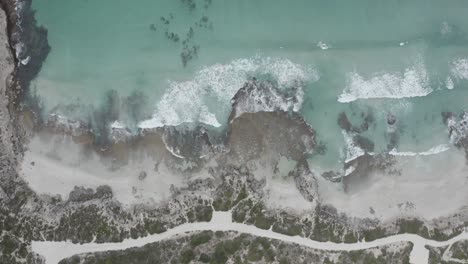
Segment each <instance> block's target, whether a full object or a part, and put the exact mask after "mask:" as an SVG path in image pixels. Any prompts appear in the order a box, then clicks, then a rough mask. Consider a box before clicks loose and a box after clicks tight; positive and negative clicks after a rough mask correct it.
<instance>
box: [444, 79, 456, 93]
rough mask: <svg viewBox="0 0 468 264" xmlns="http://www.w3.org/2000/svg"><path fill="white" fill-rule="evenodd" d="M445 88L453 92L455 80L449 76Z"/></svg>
mask: <svg viewBox="0 0 468 264" xmlns="http://www.w3.org/2000/svg"><path fill="white" fill-rule="evenodd" d="M445 87H447V89H449V90H452V89H453V87H454V84H453V80H452V78H450V76H447V79H446V80H445Z"/></svg>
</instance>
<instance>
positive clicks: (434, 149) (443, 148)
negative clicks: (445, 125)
mask: <svg viewBox="0 0 468 264" xmlns="http://www.w3.org/2000/svg"><path fill="white" fill-rule="evenodd" d="M449 149H450V148H449V146H447V145H445V144H441V145H437V146H435V147H432V148H430V149H429V150H427V151H422V152H410V151H404V152H399V151H397V150H395V149H393V150H392V151H390V152H389V154H390V155H394V156H429V155H434V154H439V153H442V152H445V151H447V150H449Z"/></svg>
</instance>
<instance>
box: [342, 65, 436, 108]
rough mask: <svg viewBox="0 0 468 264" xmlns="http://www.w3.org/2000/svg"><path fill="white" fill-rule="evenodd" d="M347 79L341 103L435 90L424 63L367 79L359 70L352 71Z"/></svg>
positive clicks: (414, 95) (418, 94) (419, 95)
mask: <svg viewBox="0 0 468 264" xmlns="http://www.w3.org/2000/svg"><path fill="white" fill-rule="evenodd" d="M347 79H348V80H347V84H346V88H345V89H344V91H343V93H342V94H341V95H340V96H339V97H338V102H340V103H350V102H353V101H356V100H358V99H382V98H393V99H401V98H410V97H423V96H427V95H429V94H430V93H431V92H432V91H433V90H432V89H431V88H430V85H429V77H428V74H427V70H426V68H425V66H424V64H422V63H417V64H416V65H414V66H413V67H410V68H407V69H405V71H404V72H403V73H377V74H374V76H373V77H371V78H368V79H366V78H364V77H363V76H361V75H360V74H358V73H357V72H352V73H350V74H348V78H347Z"/></svg>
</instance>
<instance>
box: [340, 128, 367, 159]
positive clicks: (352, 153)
mask: <svg viewBox="0 0 468 264" xmlns="http://www.w3.org/2000/svg"><path fill="white" fill-rule="evenodd" d="M342 134H343V137H344V140H345V144H346V148H345V154H344V156H345V163H348V162H350V161H353V160H355V159H357V158H358V157H360V156H362V155H364V154H365V153H366V152H365V151H364V150H363V149H362V148H360V147H359V146H358V145H356V143H355V142H354V140H353V136H352V135H350V134H348V133H347V132H346V131H344V130H343V131H342Z"/></svg>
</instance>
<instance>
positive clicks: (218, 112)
mask: <svg viewBox="0 0 468 264" xmlns="http://www.w3.org/2000/svg"><path fill="white" fill-rule="evenodd" d="M190 3H195V4H196V5H195V7H194V9H191V7H190ZM34 8H35V9H37V15H36V17H37V20H38V22H39V23H40V24H43V25H44V26H45V27H46V28H48V30H49V42H50V45H51V47H52V51H51V53H50V55H49V57H48V58H47V61H46V62H45V64H44V67H43V68H42V70H41V72H40V74H39V76H38V77H37V78H36V80H35V81H34V84H33V85H34V87H35V89H36V91H37V93H38V95H39V96H40V97H41V98H42V100H43V101H44V103H45V109H46V113H48V112H49V111H59V110H57V109H54V107H55V106H57V105H58V104H78V105H86V106H89V105H90V106H91V107H83V108H78V110H67V111H65V110H63V109H62V110H60V111H63V112H64V114H66V115H71V116H73V117H74V118H81V119H83V120H89V118H90V117H89V116H90V115H91V114H90V113H91V112H92V109H99V108H100V107H103V105H105V98H106V97H105V95H106V93H107V92H108V91H109V90H115V91H117V92H118V94H119V96H120V99H121V100H120V102H121V104H120V105H121V107H120V108H121V110H120V112H119V113H118V119H119V120H121V121H123V123H126V124H127V125H128V126H137V125H139V126H142V127H145V126H161V125H165V124H167V125H177V124H180V123H182V122H202V123H206V124H208V125H211V126H212V127H217V126H220V127H223V126H225V125H226V123H227V118H228V116H229V113H230V104H231V102H230V100H231V98H232V96H233V95H234V94H235V92H236V91H237V90H238V89H239V88H241V86H242V85H243V83H244V82H245V81H246V80H248V79H250V78H252V77H257V78H268V79H270V80H273V81H275V82H277V83H278V85H279V86H280V88H281V89H288V88H290V87H291V85H293V84H294V83H295V82H296V81H300V82H301V83H303V87H302V89H303V91H304V98H303V100H304V101H303V104H302V108H301V109H300V112H301V114H302V115H303V116H304V117H305V118H306V120H307V121H308V123H309V124H311V125H312V126H313V127H314V129H316V130H317V134H318V141H322V142H323V143H324V144H325V145H326V148H327V151H326V153H325V155H314V156H313V157H312V160H313V161H314V162H315V163H314V164H315V165H316V166H318V167H320V168H322V169H323V170H325V169H330V168H335V169H337V168H340V166H341V165H340V163H339V162H338V161H340V160H344V159H345V158H346V157H344V156H343V149H344V148H345V147H346V146H345V140H344V138H343V134H342V131H341V129H340V128H339V126H338V125H337V118H338V115H339V113H340V112H342V111H345V112H346V113H347V115H348V117H349V119H350V120H351V121H352V122H353V124H355V125H359V124H360V123H361V122H362V117H361V115H362V113H363V112H364V113H372V114H373V116H374V119H375V122H374V123H373V124H372V125H371V126H370V128H369V130H368V131H367V132H365V133H363V135H365V136H367V137H369V138H370V139H372V140H373V141H374V143H375V150H374V151H375V152H381V151H387V144H388V141H389V138H388V133H387V125H386V118H387V115H388V114H389V113H391V114H393V115H395V116H396V117H397V118H398V129H399V131H400V142H399V145H398V149H399V150H400V151H413V152H421V151H426V150H427V149H430V148H431V147H433V146H435V145H439V144H446V143H448V137H447V129H446V127H445V126H444V124H443V123H442V119H441V112H442V111H455V112H460V111H462V110H463V109H464V108H465V102H467V99H468V82H467V79H468V61H467V60H468V16H466V14H467V13H468V2H466V1H450V2H445V1H436V0H433V1H422V0H420V1H411V2H403V1H380V0H379V1H374V0H360V1H353V2H352V3H351V2H350V3H348V2H346V3H345V2H343V1H305V0H302V1H299V0H298V1H274V2H272V1H268V0H256V1H251V0H237V1H228V0H212V1H208V0H203V1H202V0H199V1H174V0H158V1H154V0H151V1H150V0H141V1H139V2H138V4H134V3H130V2H128V1H123V0H96V1H90V0H80V1H66V0H39V1H35V2H34ZM162 17H163V18H164V19H162ZM190 28H192V29H193V31H191V30H190ZM166 32H167V34H166ZM172 33H173V34H174V35H171V34H172ZM175 34H177V37H176V35H175ZM177 38H178V40H177V41H176V39H177ZM184 41H185V45H184V44H183V42H184ZM194 47H197V48H194ZM194 49H196V50H197V54H196V55H195V54H192V55H193V58H192V59H190V60H189V61H186V65H185V66H184V61H183V59H182V58H181V53H184V52H185V54H187V52H188V51H193V50H194ZM135 91H139V92H140V96H134V97H132V98H133V99H128V98H127V99H126V97H127V96H130V95H132V93H134V92H135ZM132 100H133V101H132ZM135 108H138V109H137V110H135ZM144 120H146V121H144ZM111 121H113V120H111ZM142 121H143V122H142Z"/></svg>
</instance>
